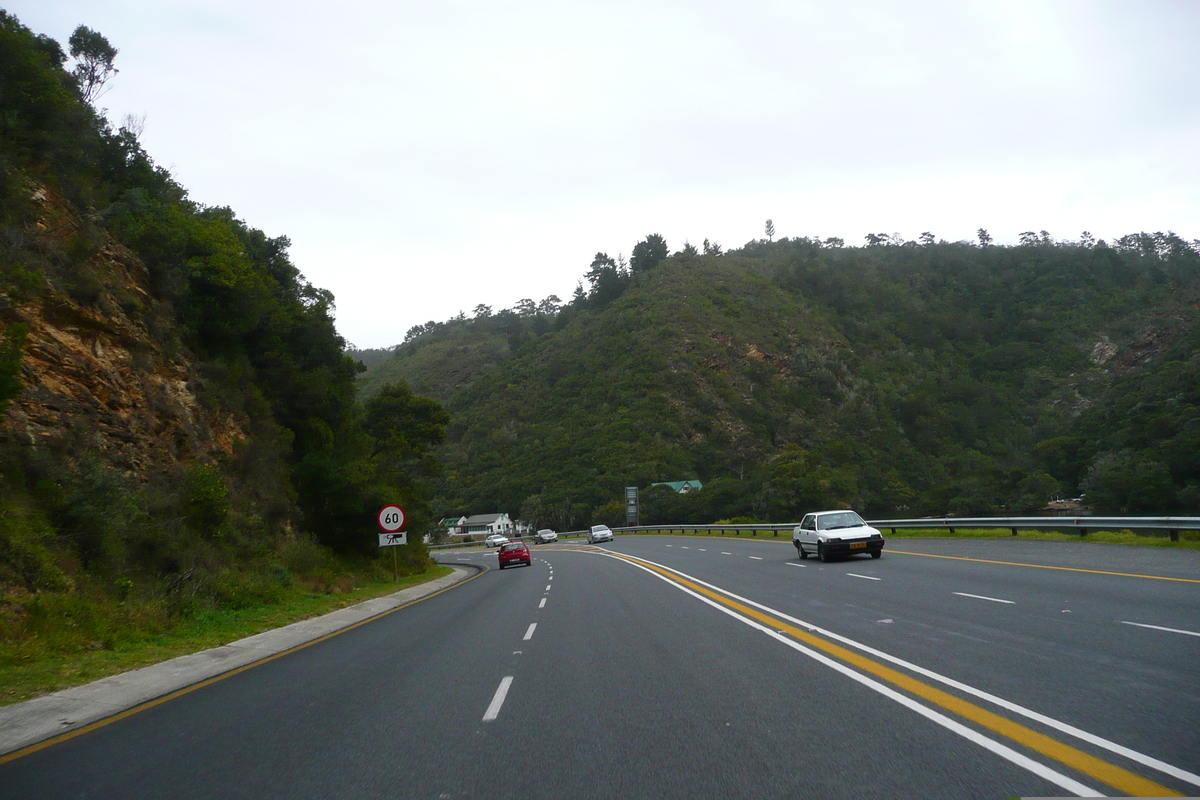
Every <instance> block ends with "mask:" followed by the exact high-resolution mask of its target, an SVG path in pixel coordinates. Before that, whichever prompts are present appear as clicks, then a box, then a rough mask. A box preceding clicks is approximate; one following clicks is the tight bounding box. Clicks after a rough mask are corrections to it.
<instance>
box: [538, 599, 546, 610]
mask: <svg viewBox="0 0 1200 800" xmlns="http://www.w3.org/2000/svg"><path fill="white" fill-rule="evenodd" d="M545 607H546V598H544V597H543V598H542V602H540V603H538V608H545Z"/></svg>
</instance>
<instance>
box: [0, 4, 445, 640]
mask: <svg viewBox="0 0 1200 800" xmlns="http://www.w3.org/2000/svg"><path fill="white" fill-rule="evenodd" d="M69 48H70V56H68V54H67V52H65V51H64V49H63V46H62V45H60V44H59V43H58V42H56V41H55V40H53V39H50V38H49V37H46V36H42V35H38V34H35V33H33V32H32V31H30V30H29V29H27V28H25V27H24V26H23V25H22V24H21V23H20V22H19V21H18V20H17V19H16V18H15V17H13V16H12V15H10V14H8V13H7V12H4V11H2V10H0V102H2V104H3V114H0V130H2V135H0V601H3V602H8V599H10V598H17V599H15V600H13V601H12V602H14V603H18V604H20V603H23V602H25V599H22V598H26V599H27V598H28V597H30V596H32V595H30V594H29V593H31V592H33V593H36V592H60V593H62V594H63V596H71V595H72V592H76V594H78V595H80V596H82V595H88V596H89V597H92V598H93V599H96V602H100V600H99V599H103V598H109V599H112V600H113V601H114V602H116V601H120V602H122V603H124V602H125V601H127V600H128V601H129V603H133V602H134V599H137V600H139V602H141V601H144V603H145V604H147V605H148V606H150V605H153V606H154V607H155V608H158V609H160V610H161V609H167V610H168V611H169V613H167V612H164V613H165V614H167V616H166V617H164V618H167V617H169V618H171V619H174V618H177V617H178V614H177V613H176V612H179V611H180V609H181V608H193V607H194V608H208V607H217V606H221V605H223V604H230V603H233V604H236V603H244V604H250V605H253V604H254V603H256V602H258V601H259V600H261V598H262V597H272V596H274V595H275V594H278V592H279V591H281V590H282V589H283V588H285V587H288V586H291V581H292V578H293V572H295V574H296V575H301V574H303V575H309V574H316V573H317V572H319V571H320V570H326V571H327V572H328V571H331V570H335V569H337V568H339V567H338V565H337V564H334V563H333V562H328V563H327V560H326V559H327V556H328V555H329V551H328V550H322V549H321V548H320V547H318V546H317V545H316V544H314V543H313V542H312V541H311V540H313V539H316V540H319V541H320V543H321V544H323V545H326V546H327V547H328V548H332V549H333V550H336V551H341V552H342V553H345V554H359V555H362V554H370V555H373V554H374V553H375V551H376V539H375V537H374V536H373V534H372V532H371V531H372V527H371V521H372V519H373V518H374V515H375V512H376V511H377V509H378V508H379V507H380V506H381V505H382V504H383V503H385V502H401V503H403V504H404V505H405V506H406V507H407V508H408V509H409V512H410V525H409V526H408V527H409V530H410V531H411V532H412V533H413V534H414V536H413V538H414V540H415V541H414V542H413V544H412V545H411V546H410V547H407V548H404V549H403V552H402V557H404V558H406V560H407V562H408V563H406V564H405V565H404V566H405V567H406V568H407V569H409V570H410V571H417V572H419V571H423V570H424V569H426V567H427V565H428V563H429V560H428V556H427V554H426V552H425V549H424V546H423V544H422V543H421V536H420V534H421V533H422V532H423V531H424V529H425V528H426V526H427V525H428V523H429V517H430V506H429V505H428V502H427V499H428V489H427V488H425V487H424V486H423V484H422V483H421V481H420V476H421V474H422V472H423V469H424V468H425V467H427V466H429V464H428V462H426V460H425V455H426V452H425V451H426V450H427V448H428V447H429V446H430V445H432V444H435V443H437V442H440V441H441V434H442V432H443V429H444V423H445V414H444V412H442V411H441V409H440V408H439V407H437V405H436V404H434V403H432V402H431V401H427V400H424V399H422V398H417V397H414V396H412V395H411V393H409V392H408V391H407V390H405V389H399V388H397V389H394V390H388V391H385V392H383V393H381V394H378V395H377V396H376V397H375V399H374V400H373V401H372V402H370V403H367V404H365V405H363V404H361V403H360V402H359V400H358V392H357V385H356V383H355V378H356V375H357V373H358V372H359V371H360V369H361V366H360V365H359V364H358V363H357V362H356V361H355V360H354V359H352V358H350V357H349V356H348V355H347V354H346V352H345V347H346V343H345V341H344V340H343V339H342V337H341V336H339V335H338V332H337V330H336V329H335V327H334V320H333V296H332V295H331V294H330V293H329V292H328V291H325V290H323V289H320V288H318V287H315V286H313V285H311V284H310V283H309V282H308V281H306V280H305V279H304V277H303V275H302V274H301V273H300V270H299V269H298V268H297V267H296V266H295V265H294V264H293V263H292V262H291V260H290V258H289V256H288V252H287V251H288V241H287V239H286V238H284V237H279V238H271V237H268V236H266V235H265V234H264V233H263V232H262V231H260V230H257V229H255V228H253V227H252V226H251V225H249V224H247V223H246V222H244V221H242V220H240V219H238V217H237V216H236V215H235V214H234V213H233V211H231V210H230V209H228V208H220V207H207V206H203V205H201V204H199V203H196V202H194V201H192V200H191V199H190V198H189V197H188V193H187V191H186V189H185V188H184V187H182V186H181V185H180V184H179V183H178V182H176V180H175V179H174V178H173V177H172V176H171V175H170V174H169V173H168V172H167V171H166V170H164V169H162V168H160V167H158V166H156V165H155V163H154V161H153V160H152V158H151V157H150V155H149V154H148V153H146V152H145V150H144V149H143V148H142V146H141V143H140V142H139V140H138V131H137V130H135V129H131V128H130V127H119V128H117V127H114V126H113V125H112V124H111V123H110V122H109V121H108V120H107V119H106V118H105V116H104V115H103V113H101V112H97V111H96V109H95V108H94V107H93V106H92V104H91V102H90V101H91V100H92V99H93V98H94V97H96V96H97V94H98V93H99V92H100V91H101V87H102V86H103V84H104V83H105V81H107V80H108V79H110V78H112V77H113V75H114V73H115V67H114V66H113V64H114V59H115V58H116V56H117V53H118V50H117V49H116V48H115V47H113V46H112V45H110V44H109V42H108V41H107V40H106V39H105V38H104V36H103V35H101V34H99V33H97V32H95V31H91V30H89V29H87V28H86V27H84V26H80V27H79V28H78V29H77V30H76V31H75V33H74V34H73V35H72V36H71V39H70V41H69ZM72 64H73V66H72ZM413 423H418V424H413ZM288 553H292V554H296V553H299V554H300V555H299V556H296V557H295V558H293V557H292V556H288V555H287V554H288ZM345 557H346V558H349V557H350V556H345ZM356 563H357V562H356ZM328 564H333V566H328ZM320 579H321V580H325V578H324V577H321V578H320ZM10 593H11V594H10ZM231 597H232V598H234V600H232V601H231V600H230V599H229V598H231ZM97 598H99V599H97ZM247 598H248V599H247ZM0 604H2V603H0ZM156 604H157V605H156ZM13 607H14V608H16V606H13ZM127 607H131V606H127ZM156 613H157V612H156ZM23 614H24V612H20V613H17V612H15V611H14V612H13V614H12V615H9V617H8V618H6V619H7V621H4V624H2V625H0V634H2V635H0V640H4V641H8V642H11V641H16V639H14V638H12V637H10V636H9V634H8V633H7V632H8V631H11V630H15V628H13V627H6V626H7V625H8V623H9V622H12V625H14V626H17V627H19V624H18V623H19V622H20V619H22V618H23V617H22V615H23ZM51 616H53V615H51ZM30 619H33V615H32V614H31V616H30ZM14 620H16V622H13V621H14ZM72 624H74V623H72ZM164 624H165V623H164ZM14 636H15V634H14ZM6 637H8V638H6ZM0 649H2V648H0ZM5 657H6V656H4V654H3V653H0V662H2V661H3V659H4V658H5ZM22 657H24V656H22Z"/></svg>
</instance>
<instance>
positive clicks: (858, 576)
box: [846, 572, 883, 581]
mask: <svg viewBox="0 0 1200 800" xmlns="http://www.w3.org/2000/svg"><path fill="white" fill-rule="evenodd" d="M846 575H847V576H849V577H851V578H862V579H863V580H864V581H881V580H883V578H872V577H871V576H870V575H859V574H858V573H857V572H847V573H846Z"/></svg>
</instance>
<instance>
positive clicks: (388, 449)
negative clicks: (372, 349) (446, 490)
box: [363, 381, 450, 461]
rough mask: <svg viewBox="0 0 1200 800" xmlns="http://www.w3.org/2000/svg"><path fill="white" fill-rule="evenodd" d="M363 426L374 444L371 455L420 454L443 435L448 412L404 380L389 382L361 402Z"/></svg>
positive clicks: (400, 456)
mask: <svg viewBox="0 0 1200 800" xmlns="http://www.w3.org/2000/svg"><path fill="white" fill-rule="evenodd" d="M364 411H365V414H364V417H363V430H364V431H366V432H367V435H368V436H370V437H371V439H372V440H373V442H374V446H373V448H372V451H371V457H372V458H376V457H378V456H379V455H381V454H383V453H387V454H388V455H389V456H390V457H391V458H392V459H393V460H399V461H408V460H412V459H417V458H424V457H425V456H426V455H428V454H429V452H430V451H431V450H432V449H433V448H434V447H436V446H437V445H439V444H441V443H442V441H443V440H444V439H445V438H446V426H447V425H449V424H450V415H449V414H447V413H446V410H445V409H444V408H442V406H441V404H440V403H438V402H437V401H436V400H431V399H430V398H428V397H421V396H420V395H416V394H413V391H412V389H409V388H408V384H407V383H405V382H404V381H400V382H398V383H389V384H387V385H385V386H384V387H383V388H382V389H380V390H379V394H377V395H375V396H374V397H372V398H371V399H370V400H368V401H367V402H366V404H365V406H364Z"/></svg>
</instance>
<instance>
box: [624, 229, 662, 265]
mask: <svg viewBox="0 0 1200 800" xmlns="http://www.w3.org/2000/svg"><path fill="white" fill-rule="evenodd" d="M670 252H671V250H670V248H669V247H667V240H666V239H664V238H663V237H661V236H659V235H658V234H657V233H652V234H650V235H649V236H647V237H646V238H645V239H643V240H642V241H640V242H638V243H637V244H635V245H634V246H633V253H632V254H631V255H630V256H629V266H630V268H631V269H632V270H633V271H634V272H649V271H650V270H652V269H654V268H655V267H657V266H658V265H659V264H660V263H661V262H662V260H663V259H664V258H666V257H667V256H668V255H669V254H670Z"/></svg>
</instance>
